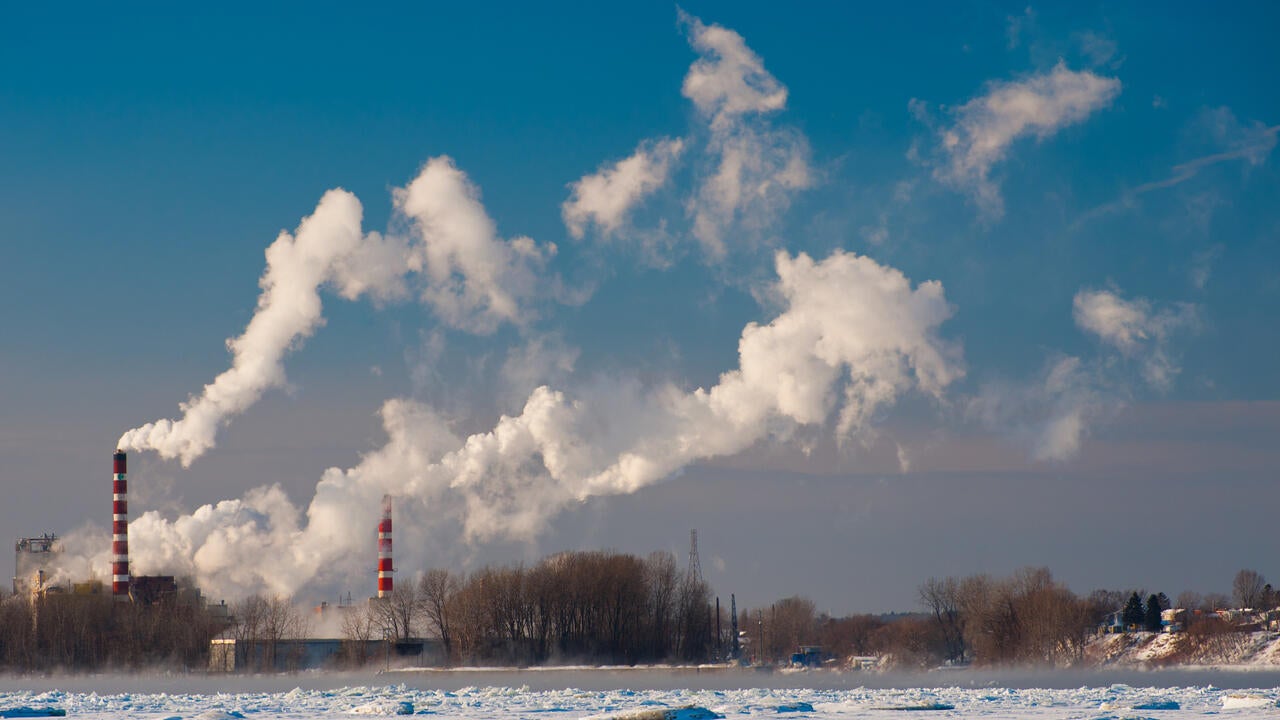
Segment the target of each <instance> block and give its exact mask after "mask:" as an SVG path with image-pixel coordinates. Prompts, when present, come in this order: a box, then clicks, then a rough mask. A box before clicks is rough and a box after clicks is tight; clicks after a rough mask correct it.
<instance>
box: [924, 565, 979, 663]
mask: <svg viewBox="0 0 1280 720" xmlns="http://www.w3.org/2000/svg"><path fill="white" fill-rule="evenodd" d="M920 601H921V602H922V603H924V606H925V607H926V608H928V609H929V612H931V613H933V618H934V620H935V621H936V622H937V623H938V628H939V629H940V630H941V632H942V638H943V641H944V642H945V643H946V648H947V660H950V661H952V662H960V661H963V660H964V659H965V654H966V651H967V646H966V643H965V639H964V627H963V623H962V619H961V617H960V583H959V581H957V580H956V579H955V578H953V577H948V578H944V579H942V580H938V579H937V578H929V579H928V580H926V581H925V583H924V585H921V586H920Z"/></svg>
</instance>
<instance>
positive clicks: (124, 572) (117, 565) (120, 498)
mask: <svg viewBox="0 0 1280 720" xmlns="http://www.w3.org/2000/svg"><path fill="white" fill-rule="evenodd" d="M111 459H112V460H113V461H114V466H115V467H114V472H115V476H114V479H113V480H112V482H111V595H112V596H113V597H115V599H116V600H128V599H129V481H128V480H127V479H125V473H126V472H127V470H126V469H125V454H124V451H123V450H116V451H115V454H114V455H112V456H111Z"/></svg>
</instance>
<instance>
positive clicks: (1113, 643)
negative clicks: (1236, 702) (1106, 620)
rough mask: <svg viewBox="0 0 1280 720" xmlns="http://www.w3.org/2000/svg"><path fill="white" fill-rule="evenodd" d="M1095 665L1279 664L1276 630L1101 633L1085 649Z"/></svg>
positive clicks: (1279, 639)
mask: <svg viewBox="0 0 1280 720" xmlns="http://www.w3.org/2000/svg"><path fill="white" fill-rule="evenodd" d="M1085 655H1086V659H1087V660H1088V661H1089V662H1090V663H1093V664H1095V665H1131V666H1165V665H1182V666H1188V665H1193V666H1212V667H1232V668H1238V669H1247V668H1270V669H1275V668H1276V667H1277V666H1280V633H1276V632H1252V633H1223V634H1220V635H1208V636H1199V637H1197V636H1195V635H1191V634H1187V633H1177V634H1171V633H1147V632H1139V633H1127V634H1116V635H1103V636H1101V637H1099V638H1097V639H1095V640H1093V641H1092V642H1090V643H1089V645H1088V646H1087V647H1086V648H1085Z"/></svg>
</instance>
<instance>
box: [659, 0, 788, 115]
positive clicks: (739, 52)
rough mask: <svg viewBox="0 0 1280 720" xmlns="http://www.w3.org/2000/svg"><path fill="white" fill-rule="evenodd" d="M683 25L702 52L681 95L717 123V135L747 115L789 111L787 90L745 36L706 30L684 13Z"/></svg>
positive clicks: (711, 28)
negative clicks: (786, 108) (749, 44)
mask: <svg viewBox="0 0 1280 720" xmlns="http://www.w3.org/2000/svg"><path fill="white" fill-rule="evenodd" d="M680 21H681V23H682V24H684V25H685V26H686V27H687V28H688V31H689V43H690V44H691V45H693V49H694V50H697V51H698V52H699V53H701V57H699V58H698V60H697V61H696V62H694V63H693V65H692V66H691V67H690V68H689V73H688V74H687V75H685V78H684V86H683V87H682V88H681V92H682V93H683V94H684V96H685V97H687V98H689V99H690V100H692V101H693V104H694V105H695V106H696V107H697V108H698V111H699V112H700V113H702V114H703V115H704V116H706V117H709V118H711V126H712V129H713V130H714V129H724V128H727V127H728V126H729V125H730V124H732V123H733V122H735V121H736V119H737V118H738V117H740V116H742V115H747V114H760V113H768V112H773V111H775V110H781V109H782V108H784V107H786V105H787V89H786V88H785V87H783V85H782V83H779V82H778V81H777V79H776V78H774V77H773V76H772V75H770V74H769V71H767V70H765V69H764V61H762V60H761V59H760V56H759V55H756V54H755V52H753V51H752V50H751V48H749V47H747V44H746V41H745V40H743V39H742V36H741V35H739V34H738V33H736V32H734V31H732V30H730V29H728V28H724V27H721V26H719V25H704V24H703V23H702V21H701V20H699V19H698V18H695V17H692V16H690V15H688V14H686V13H685V12H683V11H681V12H680Z"/></svg>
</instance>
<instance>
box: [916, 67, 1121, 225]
mask: <svg viewBox="0 0 1280 720" xmlns="http://www.w3.org/2000/svg"><path fill="white" fill-rule="evenodd" d="M1119 93H1120V81H1119V80H1117V79H1115V78H1109V77H1103V76H1100V75H1097V74H1094V73H1093V72H1090V71H1087V70H1085V71H1079V72H1077V71H1074V70H1071V69H1069V68H1068V67H1067V66H1066V64H1065V63H1062V62H1059V63H1058V64H1057V66H1055V67H1054V68H1053V70H1051V71H1049V72H1047V73H1041V74H1039V75H1032V76H1030V77H1027V78H1025V79H1022V80H1017V81H1010V82H994V83H991V84H990V85H989V86H988V87H987V92H986V93H985V94H984V95H982V96H980V97H976V98H974V99H972V100H970V101H968V102H966V103H965V104H964V105H961V106H960V107H958V108H955V109H953V110H951V111H950V115H951V116H952V119H953V120H954V122H953V123H952V124H950V125H947V126H945V127H942V128H940V129H939V130H938V139H939V144H938V153H939V155H940V159H939V160H938V161H937V162H936V163H934V168H933V176H934V178H936V179H937V180H939V181H940V182H942V183H944V184H946V185H949V186H951V187H953V188H955V189H957V190H959V191H961V192H964V193H967V194H969V195H970V196H971V197H972V198H973V201H974V202H975V203H976V204H977V205H978V208H979V210H980V212H981V213H982V214H983V216H984V217H986V218H988V219H998V218H1000V217H1001V216H1002V215H1003V214H1004V200H1003V198H1002V196H1001V195H1000V185H999V182H998V181H997V180H995V179H993V178H992V177H991V173H992V170H993V168H994V167H995V166H996V165H998V164H999V163H1000V162H1002V161H1003V160H1004V159H1005V157H1006V156H1007V155H1008V152H1009V148H1010V146H1012V145H1013V143H1014V142H1016V141H1017V140H1019V139H1021V138H1023V137H1027V136H1033V137H1035V138H1037V139H1039V140H1043V139H1045V138H1048V137H1051V136H1052V135H1054V134H1055V133H1057V132H1058V131H1059V130H1061V129H1062V128H1064V127H1067V126H1070V125H1074V124H1077V123H1080V122H1083V121H1084V120H1085V119H1086V118H1088V117H1089V116H1090V115H1092V114H1093V113H1095V112H1096V111H1098V110H1100V109H1102V108H1105V107H1107V106H1108V105H1110V104H1111V101H1112V100H1114V99H1115V97H1116V96H1117V95H1118V94H1119ZM921 108H922V105H921V104H920V103H919V102H918V101H913V109H915V110H916V111H917V114H920V110H921Z"/></svg>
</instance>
